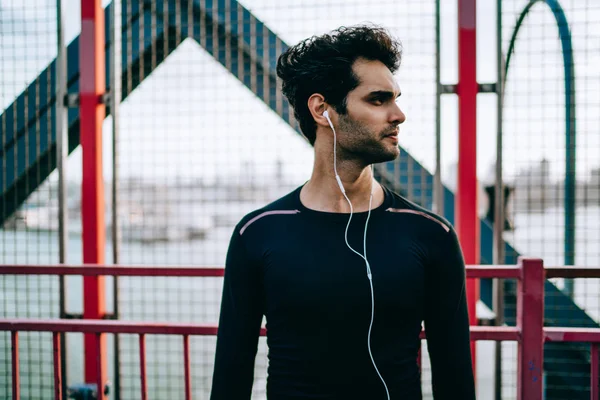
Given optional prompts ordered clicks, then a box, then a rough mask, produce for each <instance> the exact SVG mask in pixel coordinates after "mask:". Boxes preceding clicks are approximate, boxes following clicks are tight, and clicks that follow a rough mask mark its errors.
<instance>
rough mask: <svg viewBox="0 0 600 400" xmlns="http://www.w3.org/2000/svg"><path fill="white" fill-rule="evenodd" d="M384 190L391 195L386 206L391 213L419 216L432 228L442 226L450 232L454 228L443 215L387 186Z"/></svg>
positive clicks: (435, 228) (436, 228)
mask: <svg viewBox="0 0 600 400" xmlns="http://www.w3.org/2000/svg"><path fill="white" fill-rule="evenodd" d="M385 190H387V191H388V192H389V196H390V197H391V201H390V205H389V207H387V208H386V211H388V212H390V213H392V214H400V215H406V214H409V215H414V216H416V217H420V220H421V221H422V222H423V224H425V226H426V227H428V228H431V229H434V230H438V229H439V228H442V229H443V230H444V231H446V232H452V231H453V230H454V228H453V227H452V224H451V223H450V222H449V221H448V220H447V219H446V218H444V217H443V216H441V215H439V214H436V213H435V212H433V211H431V210H428V209H426V208H425V207H422V206H420V205H418V204H416V203H415V202H413V201H410V200H408V199H407V198H406V197H404V196H402V195H400V194H398V193H396V192H394V191H392V190H390V189H389V188H385Z"/></svg>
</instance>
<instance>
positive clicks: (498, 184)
mask: <svg viewBox="0 0 600 400" xmlns="http://www.w3.org/2000/svg"><path fill="white" fill-rule="evenodd" d="M503 59H504V57H503V55H502V0H497V1H496V75H497V78H496V80H497V82H496V85H495V86H496V105H497V111H496V112H497V115H496V180H495V191H494V192H495V193H494V195H495V196H494V197H495V199H494V235H493V241H494V247H493V252H494V253H493V263H494V264H503V263H504V262H505V254H504V249H505V246H506V244H505V243H504V238H503V233H504V218H505V217H504V177H503V168H504V167H503V158H502V151H503V147H504V146H503V143H502V139H503V137H502V136H503V129H502V120H503V114H502V106H503V101H504V86H503V82H504V77H503V74H504V63H503ZM493 292H494V298H493V302H494V304H493V307H492V308H493V310H494V313H495V314H496V320H495V322H496V326H502V325H504V281H503V280H502V279H499V278H496V279H494V286H493ZM494 353H495V355H494V395H495V399H496V400H502V343H500V342H496V344H495V349H494Z"/></svg>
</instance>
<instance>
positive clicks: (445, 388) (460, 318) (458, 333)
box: [425, 228, 475, 400]
mask: <svg viewBox="0 0 600 400" xmlns="http://www.w3.org/2000/svg"><path fill="white" fill-rule="evenodd" d="M435 236H436V238H437V240H436V241H435V242H432V243H431V246H432V252H433V254H432V258H431V262H430V264H429V265H428V266H427V272H426V288H425V292H426V300H425V333H426V335H427V349H428V351H429V358H430V360H431V370H432V386H433V396H434V398H435V399H436V400H443V399H461V400H474V399H475V383H474V378H473V368H472V362H471V347H470V332H469V315H468V311H467V297H466V288H465V282H466V275H465V262H464V258H463V254H462V251H461V248H460V245H459V242H458V238H457V236H456V232H455V231H454V230H453V229H452V228H450V231H449V232H445V231H444V232H442V233H441V236H438V235H435Z"/></svg>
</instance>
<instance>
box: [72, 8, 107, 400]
mask: <svg viewBox="0 0 600 400" xmlns="http://www.w3.org/2000/svg"><path fill="white" fill-rule="evenodd" d="M104 29H105V27H104V10H103V8H102V1H101V0H81V34H80V39H79V65H80V66H81V67H80V69H81V71H80V77H79V91H80V96H79V97H80V102H79V118H80V125H79V126H80V136H81V138H80V142H81V148H82V160H83V161H82V168H83V177H82V191H81V216H82V239H83V262H84V263H86V264H104V254H105V250H104V246H105V227H104V181H103V177H102V123H103V121H104V117H105V115H106V108H105V105H104V104H103V103H102V102H101V101H100V98H101V96H102V95H104V93H105V82H106V78H105V73H106V71H105V54H104V37H105V35H104ZM83 292H84V293H85V296H84V299H85V300H84V306H83V315H84V318H86V319H97V318H102V316H103V315H104V311H105V310H104V307H105V302H104V295H105V290H104V277H102V276H89V277H85V278H84V279H83ZM103 343H104V341H103V340H97V339H96V338H95V337H94V336H90V335H85V336H84V350H85V362H84V371H85V373H84V378H85V382H94V381H97V380H98V381H102V382H104V381H105V377H106V360H105V357H103V355H104V354H105V350H106V347H105V346H103ZM97 345H99V346H97ZM98 352H100V353H98ZM98 393H99V394H100V393H101V388H100V387H98Z"/></svg>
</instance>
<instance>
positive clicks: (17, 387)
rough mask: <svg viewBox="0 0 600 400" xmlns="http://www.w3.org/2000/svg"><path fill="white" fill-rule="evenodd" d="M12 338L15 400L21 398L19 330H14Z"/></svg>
mask: <svg viewBox="0 0 600 400" xmlns="http://www.w3.org/2000/svg"><path fill="white" fill-rule="evenodd" d="M10 339H11V340H10V342H11V350H12V351H11V353H12V398H13V400H19V399H20V398H21V380H20V379H19V378H20V376H19V373H20V368H19V332H17V331H12V332H11V335H10Z"/></svg>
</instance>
